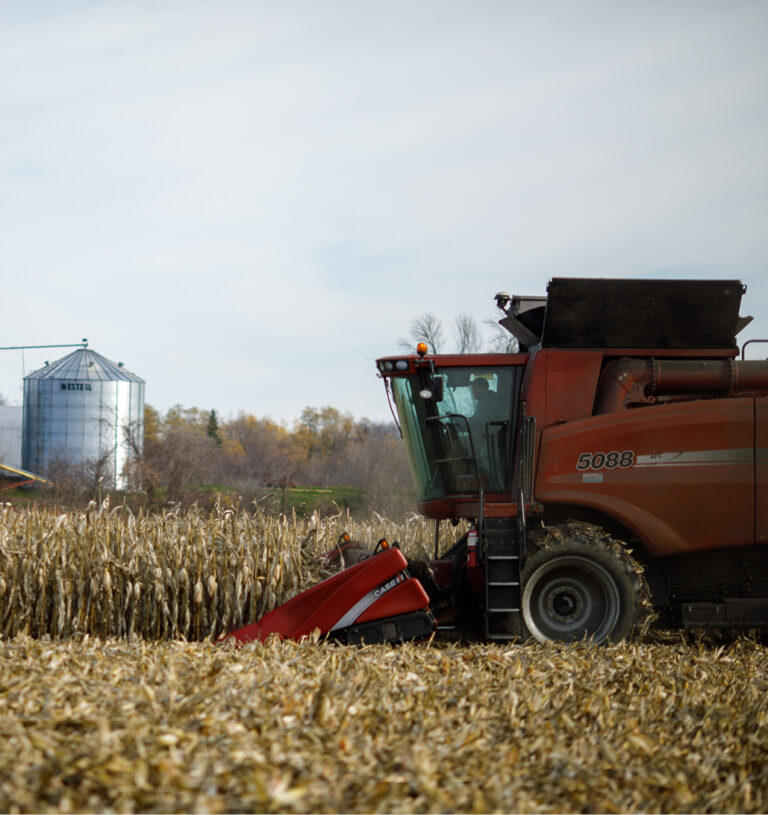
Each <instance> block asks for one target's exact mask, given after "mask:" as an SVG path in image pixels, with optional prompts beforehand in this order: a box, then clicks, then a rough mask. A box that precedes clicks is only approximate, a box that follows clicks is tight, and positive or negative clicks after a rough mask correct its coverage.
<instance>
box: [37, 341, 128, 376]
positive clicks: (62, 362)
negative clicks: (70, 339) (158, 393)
mask: <svg viewBox="0 0 768 815" xmlns="http://www.w3.org/2000/svg"><path fill="white" fill-rule="evenodd" d="M24 379H25V380H26V379H79V380H84V379H88V380H92V381H93V380H96V381H102V382H144V380H143V379H142V378H141V377H140V376H136V374H133V373H131V372H130V371H129V370H128V369H127V368H125V367H123V365H122V364H120V365H118V364H117V363H116V362H112V360H109V359H107V358H106V357H103V356H102V355H101V354H97V353H96V352H95V351H91V350H90V348H78V350H77V351H73V352H72V353H71V354H67V356H65V357H62V358H61V359H58V360H56V362H51V363H49V364H48V365H46V366H45V367H44V368H38V370H36V371H32V373H30V374H27V375H26V376H25V377H24Z"/></svg>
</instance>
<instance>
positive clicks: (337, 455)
mask: <svg viewBox="0 0 768 815" xmlns="http://www.w3.org/2000/svg"><path fill="white" fill-rule="evenodd" d="M129 442H130V443H133V446H134V451H133V452H134V455H133V457H132V462H131V465H130V466H131V468H132V472H131V480H132V481H133V483H134V484H136V485H137V486H138V485H140V486H141V489H142V490H143V491H144V492H145V493H146V494H147V495H148V496H149V497H150V498H152V497H156V496H162V497H163V498H164V499H167V500H179V499H180V498H181V497H182V496H183V495H184V494H185V493H189V492H190V491H191V490H192V491H193V490H194V489H195V488H196V487H199V486H200V485H220V486H224V487H231V488H234V489H236V490H239V491H240V492H242V493H243V494H245V495H253V494H254V493H256V494H258V493H264V491H265V490H271V491H273V492H275V491H278V493H279V491H281V490H282V491H283V494H284V491H285V490H286V489H290V488H292V487H294V486H298V485H302V486H313V487H321V488H323V487H324V488H330V487H356V488H359V490H360V491H361V492H362V494H363V495H364V499H363V500H364V505H363V506H361V507H360V508H361V509H367V510H376V511H378V512H385V513H393V512H404V511H407V510H408V509H414V508H415V503H414V502H415V498H414V493H413V486H412V481H411V476H410V470H409V468H408V462H407V457H406V453H405V446H404V444H403V443H402V441H401V439H400V434H399V432H398V430H397V427H396V426H395V425H394V423H383V422H372V421H369V420H368V419H361V420H355V419H354V418H353V417H352V415H351V414H349V413H343V412H342V411H340V410H337V409H336V408H334V407H322V408H316V407H306V408H305V409H304V410H303V411H302V413H301V416H300V417H299V419H297V420H296V421H295V422H293V424H292V426H288V425H286V424H284V423H280V422H275V421H273V420H272V419H270V418H266V417H261V418H259V417H256V416H252V415H249V414H245V413H241V414H239V415H238V416H237V417H236V418H233V419H228V420H226V421H222V420H221V419H220V418H219V416H218V414H217V413H216V411H215V410H208V411H206V410H201V409H199V408H196V407H192V408H185V407H182V406H180V405H177V406H175V407H172V408H171V409H170V410H168V411H167V412H166V413H165V414H162V413H161V412H159V411H157V410H156V409H155V408H153V407H152V406H150V405H146V406H145V412H144V441H143V448H142V447H141V445H139V444H138V443H136V442H134V441H133V440H131V439H130V437H129Z"/></svg>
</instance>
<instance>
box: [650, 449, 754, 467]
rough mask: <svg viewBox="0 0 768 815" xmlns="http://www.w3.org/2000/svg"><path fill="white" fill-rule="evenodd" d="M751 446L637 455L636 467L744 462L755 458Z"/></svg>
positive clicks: (718, 464) (707, 465)
mask: <svg viewBox="0 0 768 815" xmlns="http://www.w3.org/2000/svg"><path fill="white" fill-rule="evenodd" d="M754 455H755V451H754V450H753V449H752V448H751V447H745V448H737V449H734V450H676V451H674V452H669V453H651V454H650V455H646V456H637V458H636V459H635V467H702V466H704V467H720V466H725V465H733V464H744V463H745V462H750V461H752V460H753V457H754Z"/></svg>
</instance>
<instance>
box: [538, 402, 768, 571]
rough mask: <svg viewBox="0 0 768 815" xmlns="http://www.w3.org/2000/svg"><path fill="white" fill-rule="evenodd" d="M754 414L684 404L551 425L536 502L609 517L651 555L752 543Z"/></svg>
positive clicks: (725, 405) (744, 406) (741, 407)
mask: <svg viewBox="0 0 768 815" xmlns="http://www.w3.org/2000/svg"><path fill="white" fill-rule="evenodd" d="M754 409H755V405H754V400H753V399H751V398H742V399H711V400H700V401H693V402H678V403H674V404H666V405H654V406H650V407H643V408H638V409H636V410H625V411H622V412H620V413H614V414H609V415H604V416H595V417H592V418H589V419H585V420H582V421H579V422H573V423H570V424H567V425H562V426H559V427H558V426H556V427H552V428H549V429H547V430H545V431H544V432H543V434H542V441H541V452H540V459H539V468H538V472H537V477H536V486H535V498H536V500H537V501H541V502H543V503H545V504H546V503H557V504H573V505H577V506H581V507H591V508H593V509H595V510H598V511H600V512H603V513H605V514H607V515H609V516H611V517H613V518H615V519H616V520H617V521H619V522H620V523H622V524H623V525H624V526H626V527H627V528H628V529H629V530H630V531H631V532H633V533H634V534H636V535H637V536H638V537H639V538H640V539H641V540H642V541H643V542H644V543H645V546H646V548H647V549H648V551H649V553H650V554H652V555H654V556H663V555H669V554H674V553H678V552H687V551H695V550H700V549H708V548H714V547H718V546H738V545H742V544H750V543H753V542H754V535H755V526H754V524H755V482H754V464H755V457H754Z"/></svg>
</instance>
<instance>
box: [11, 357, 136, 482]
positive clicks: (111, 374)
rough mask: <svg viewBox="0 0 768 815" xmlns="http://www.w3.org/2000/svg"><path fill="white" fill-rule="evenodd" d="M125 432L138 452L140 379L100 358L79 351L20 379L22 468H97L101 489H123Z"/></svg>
mask: <svg viewBox="0 0 768 815" xmlns="http://www.w3.org/2000/svg"><path fill="white" fill-rule="evenodd" d="M126 429H128V430H129V431H130V434H131V437H132V440H133V441H134V443H135V444H136V445H137V446H138V449H139V450H141V449H142V445H143V438H144V380H143V379H141V378H140V377H138V376H136V375H135V374H133V373H131V372H130V371H128V370H127V369H126V368H124V367H123V364H122V363H114V362H111V361H110V360H108V359H106V358H105V357H103V356H101V354H97V353H96V352H95V351H91V350H90V349H88V348H79V349H78V350H77V351H73V352H72V353H71V354H68V355H67V356H65V357H62V358H61V359H60V360H58V361H56V362H52V363H50V364H46V365H45V367H43V368H40V369H39V370H37V371H33V372H32V373H31V374H28V375H27V376H25V377H24V422H23V431H22V461H23V464H22V466H23V467H24V469H26V470H31V471H32V472H37V473H50V472H51V468H52V465H54V464H55V463H60V464H61V465H63V466H64V467H65V468H66V467H72V468H73V470H74V468H76V467H77V466H78V465H83V464H87V465H92V466H94V465H97V463H98V468H99V471H100V473H101V474H103V475H104V477H105V482H106V483H105V486H114V487H117V488H118V489H124V488H125V487H126V486H128V484H127V481H128V479H127V477H126V474H125V472H124V470H125V465H126V463H127V462H128V460H129V458H130V455H131V445H130V444H129V442H128V440H127V439H126V432H125V431H126Z"/></svg>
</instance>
